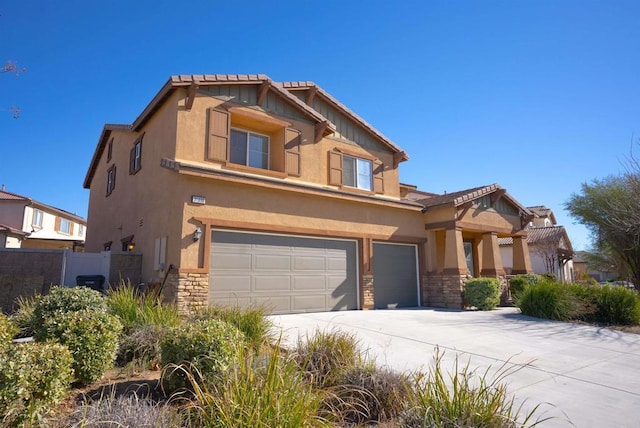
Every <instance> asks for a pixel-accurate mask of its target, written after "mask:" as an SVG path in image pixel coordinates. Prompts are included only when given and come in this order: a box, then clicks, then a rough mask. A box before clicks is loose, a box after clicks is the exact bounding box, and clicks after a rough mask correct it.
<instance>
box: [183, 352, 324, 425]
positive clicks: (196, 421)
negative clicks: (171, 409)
mask: <svg viewBox="0 0 640 428" xmlns="http://www.w3.org/2000/svg"><path fill="white" fill-rule="evenodd" d="M192 382H193V383H192V389H193V390H194V391H195V400H193V402H192V403H191V405H190V409H189V413H190V414H191V420H192V422H193V425H194V426H205V427H221V428H223V427H224V428H235V427H279V428H298V427H319V426H332V425H329V423H328V421H327V420H326V419H325V418H322V417H320V416H318V414H319V410H320V405H321V402H322V392H321V391H317V390H314V388H313V387H312V386H311V385H310V384H309V383H308V382H306V381H305V379H304V378H303V377H302V376H300V372H299V371H298V367H297V364H296V363H295V362H294V361H293V360H291V359H287V358H285V357H283V356H282V355H281V350H280V347H279V346H274V347H271V348H268V350H267V351H266V354H263V355H258V354H256V353H255V352H252V351H250V350H248V349H242V350H240V354H239V356H238V359H237V363H236V364H235V365H233V366H232V367H231V368H230V370H229V371H228V372H227V373H226V374H225V375H224V376H223V377H222V378H221V380H220V381H219V383H218V384H217V385H216V386H215V387H214V386H213V385H211V384H207V383H202V382H197V381H195V380H194V379H193V378H192Z"/></svg>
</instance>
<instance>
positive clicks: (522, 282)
mask: <svg viewBox="0 0 640 428" xmlns="http://www.w3.org/2000/svg"><path fill="white" fill-rule="evenodd" d="M540 281H542V277H541V276H540V275H536V274H530V273H527V274H522V275H516V276H514V277H513V278H511V279H509V292H510V293H511V297H513V299H514V300H517V299H518V297H519V296H520V295H521V294H522V292H523V291H524V290H525V289H526V288H527V287H529V286H530V285H533V284H537V283H539V282H540Z"/></svg>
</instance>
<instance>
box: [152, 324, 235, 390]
mask: <svg viewBox="0 0 640 428" xmlns="http://www.w3.org/2000/svg"><path fill="white" fill-rule="evenodd" d="M243 346H244V336H243V334H242V333H241V332H240V331H239V330H238V329H237V328H236V327H235V326H234V325H232V324H230V323H228V322H225V321H221V320H200V321H194V322H190V323H185V325H182V326H180V327H174V328H172V329H169V331H168V332H167V334H166V335H165V336H164V338H163V339H162V342H161V344H160V349H161V364H162V366H163V375H162V386H163V388H164V389H165V390H166V391H167V392H174V391H177V390H179V389H181V388H185V387H188V386H189V385H190V383H189V382H188V374H189V373H191V374H194V375H195V374H196V373H197V374H198V375H199V376H202V377H203V379H206V380H208V381H215V380H216V378H217V377H219V376H220V375H221V374H222V373H223V372H224V371H226V370H227V369H228V368H229V367H230V366H231V365H232V364H233V363H234V361H235V358H236V356H237V352H238V349H240V348H241V347H243Z"/></svg>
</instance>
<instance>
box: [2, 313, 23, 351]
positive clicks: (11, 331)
mask: <svg viewBox="0 0 640 428" xmlns="http://www.w3.org/2000/svg"><path fill="white" fill-rule="evenodd" d="M18 331H19V330H18V327H16V326H15V325H13V323H12V322H11V321H10V320H9V318H7V317H6V316H5V315H4V314H3V313H0V347H2V346H4V345H7V344H9V343H11V340H12V339H13V338H14V337H15V336H16V334H18Z"/></svg>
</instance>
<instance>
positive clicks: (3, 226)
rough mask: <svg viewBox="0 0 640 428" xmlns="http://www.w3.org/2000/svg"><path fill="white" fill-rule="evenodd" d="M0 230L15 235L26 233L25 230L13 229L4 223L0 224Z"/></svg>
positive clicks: (24, 234)
mask: <svg viewBox="0 0 640 428" xmlns="http://www.w3.org/2000/svg"><path fill="white" fill-rule="evenodd" d="M0 231H2V232H9V233H14V234H16V235H23V236H26V235H27V233H26V232H23V231H22V230H19V229H14V228H13V227H11V226H7V225H6V224H0Z"/></svg>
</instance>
